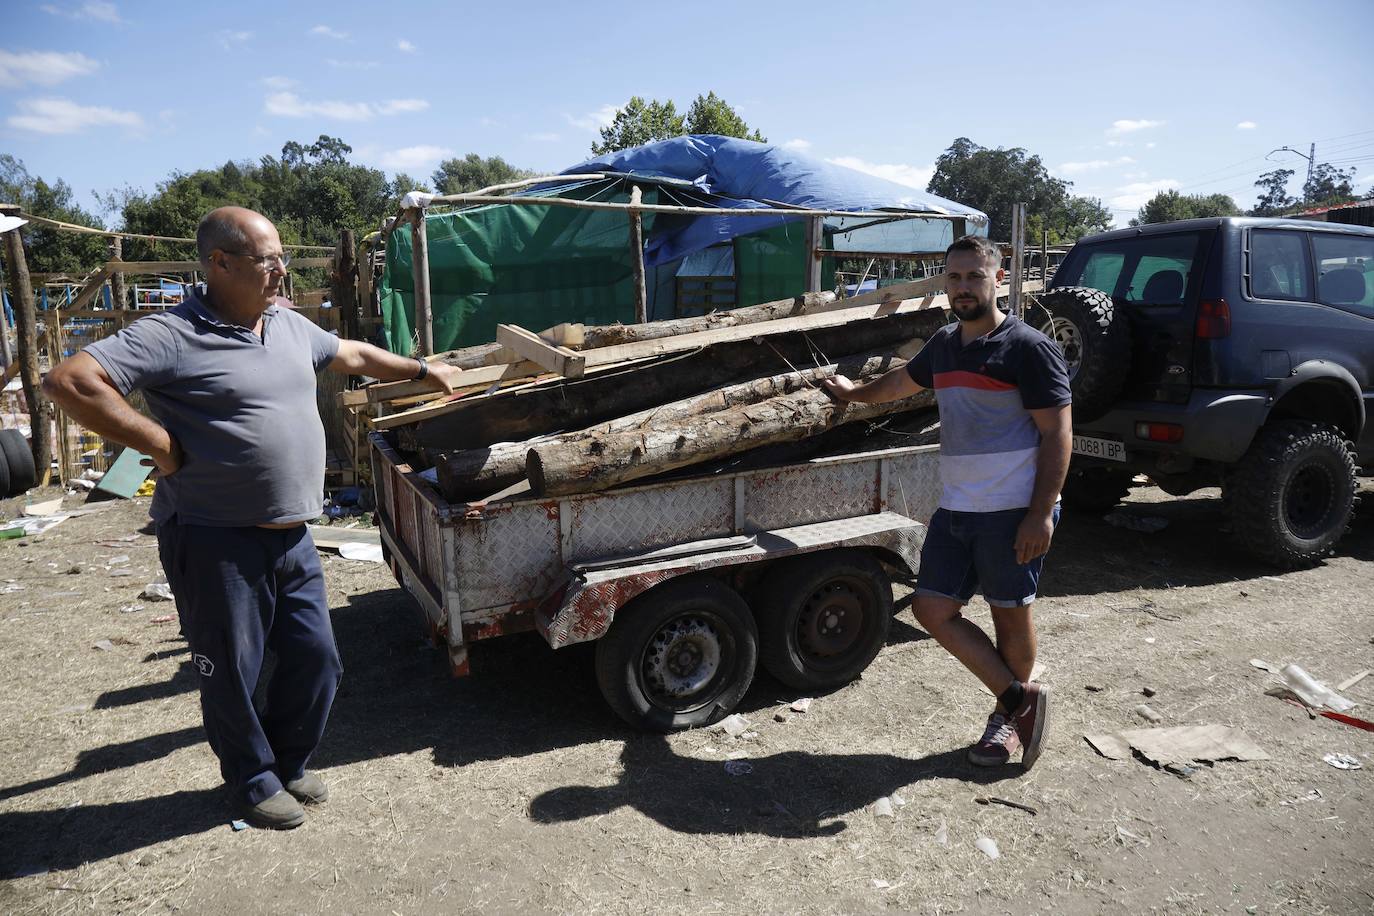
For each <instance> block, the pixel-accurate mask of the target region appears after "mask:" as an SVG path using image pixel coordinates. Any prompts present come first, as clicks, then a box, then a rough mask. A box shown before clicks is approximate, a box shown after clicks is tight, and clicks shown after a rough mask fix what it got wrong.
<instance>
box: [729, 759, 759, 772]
mask: <svg viewBox="0 0 1374 916" xmlns="http://www.w3.org/2000/svg"><path fill="white" fill-rule="evenodd" d="M725 772H726V773H727V774H729V775H731V776H748V775H749V774H750V773H752V772H754V765H753V764H752V763H750V762H749V761H747V760H727V761H725Z"/></svg>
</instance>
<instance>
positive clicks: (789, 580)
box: [755, 550, 892, 690]
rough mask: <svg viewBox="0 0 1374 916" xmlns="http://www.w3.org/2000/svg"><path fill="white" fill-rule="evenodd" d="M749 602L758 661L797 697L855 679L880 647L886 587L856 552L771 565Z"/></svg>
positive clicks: (878, 571) (888, 605)
mask: <svg viewBox="0 0 1374 916" xmlns="http://www.w3.org/2000/svg"><path fill="white" fill-rule="evenodd" d="M757 594H758V596H759V598H758V601H756V602H755V607H756V609H757V611H758V618H759V658H760V660H761V661H762V663H763V667H764V668H765V669H766V670H767V671H768V673H769V674H771V675H773V677H775V678H777V679H778V680H780V681H782V682H783V683H784V684H786V685H787V686H789V687H795V688H797V689H798V690H824V689H828V688H831V687H839V686H841V685H843V684H847V683H849V682H850V681H852V680H854V678H856V677H858V676H859V674H860V673H862V672H863V670H864V669H865V668H867V667H868V666H869V664H870V663H872V661H873V659H874V658H875V657H876V656H877V655H878V652H879V650H880V649H882V647H883V644H884V643H885V642H886V641H887V631H888V627H889V626H890V625H891V623H892V583H891V582H890V581H889V580H888V577H887V574H886V573H885V572H884V571H883V568H882V566H881V565H880V564H879V563H878V561H877V560H875V559H874V558H873V557H872V556H870V555H869V554H867V553H865V552H864V551H861V550H828V551H825V552H822V553H819V554H808V555H806V556H803V557H796V558H794V559H791V560H786V561H783V562H780V563H777V564H776V565H775V566H774V568H773V569H772V570H771V571H770V573H769V575H768V577H767V578H766V579H764V581H763V583H762V584H761V586H760V588H759V590H758V592H757Z"/></svg>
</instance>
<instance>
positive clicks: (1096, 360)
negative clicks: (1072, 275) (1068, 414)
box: [1026, 286, 1131, 423]
mask: <svg viewBox="0 0 1374 916" xmlns="http://www.w3.org/2000/svg"><path fill="white" fill-rule="evenodd" d="M1032 302H1038V303H1039V305H1040V308H1038V309H1037V308H1035V307H1034V305H1032V307H1031V309H1030V310H1029V311H1028V312H1027V315H1026V318H1027V321H1028V323H1029V324H1030V325H1031V326H1032V327H1034V328H1035V329H1036V330H1038V331H1040V333H1042V334H1044V335H1045V336H1046V337H1048V338H1049V339H1050V340H1053V341H1054V342H1055V343H1057V344H1058V345H1059V349H1060V350H1062V351H1063V352H1064V361H1065V362H1066V363H1068V366H1069V387H1070V389H1071V390H1072V391H1073V419H1074V421H1075V422H1080V423H1081V422H1089V421H1092V420H1096V419H1097V418H1098V417H1100V416H1102V415H1103V414H1105V413H1106V412H1107V411H1108V410H1110V409H1111V406H1112V403H1113V402H1115V401H1116V399H1117V396H1118V395H1119V394H1121V388H1122V386H1123V385H1124V384H1125V383H1126V373H1127V371H1128V370H1129V369H1130V366H1131V328H1130V324H1129V323H1128V322H1127V321H1126V317H1125V315H1122V314H1118V313H1117V311H1116V307H1115V305H1114V304H1113V303H1112V297H1111V296H1109V295H1107V294H1106V293H1104V292H1102V291H1101V290H1097V289H1088V288H1087V287H1083V286H1062V287H1059V288H1058V289H1053V290H1050V291H1049V292H1047V293H1045V294H1044V295H1042V296H1040V297H1038V299H1034V300H1032Z"/></svg>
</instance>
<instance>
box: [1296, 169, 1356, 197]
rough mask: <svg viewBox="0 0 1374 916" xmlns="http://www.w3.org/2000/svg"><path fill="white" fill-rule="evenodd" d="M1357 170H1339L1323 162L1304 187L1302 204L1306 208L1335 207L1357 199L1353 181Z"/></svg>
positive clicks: (1314, 170)
mask: <svg viewBox="0 0 1374 916" xmlns="http://www.w3.org/2000/svg"><path fill="white" fill-rule="evenodd" d="M1354 178H1355V169H1354V168H1349V169H1338V168H1336V167H1334V166H1332V165H1331V164H1330V163H1328V162H1322V163H1320V164H1318V165H1317V166H1316V167H1314V168H1313V169H1312V177H1311V178H1309V179H1307V181H1305V182H1304V183H1303V186H1302V198H1303V200H1302V202H1303V206H1306V207H1334V206H1335V205H1337V204H1348V203H1350V202H1351V201H1352V200H1354V199H1355V187H1354V184H1353V183H1352V182H1353V179H1354Z"/></svg>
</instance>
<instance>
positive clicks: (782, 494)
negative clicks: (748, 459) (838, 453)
mask: <svg viewBox="0 0 1374 916" xmlns="http://www.w3.org/2000/svg"><path fill="white" fill-rule="evenodd" d="M744 493H745V516H744V528H745V530H746V531H770V530H772V529H774V528H789V527H792V526H794V525H809V524H811V523H813V522H825V521H830V520H831V519H837V518H848V517H850V516H855V515H868V514H870V513H872V512H875V511H877V509H878V500H877V494H878V462H877V461H857V462H844V463H836V464H810V465H799V466H794V467H789V468H783V469H780V470H777V471H773V472H771V473H768V474H764V475H755V476H751V477H750V478H748V479H746V480H745V484H744Z"/></svg>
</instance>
